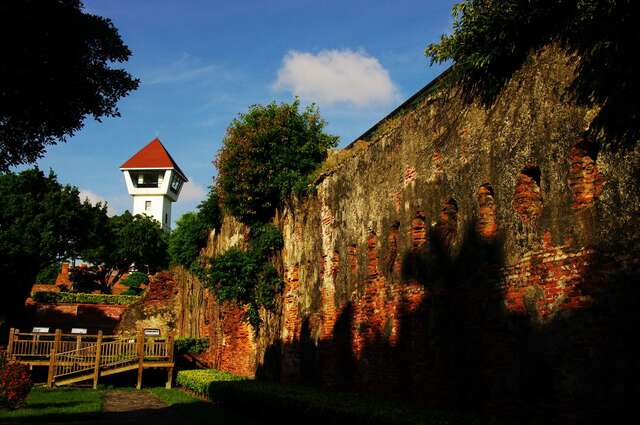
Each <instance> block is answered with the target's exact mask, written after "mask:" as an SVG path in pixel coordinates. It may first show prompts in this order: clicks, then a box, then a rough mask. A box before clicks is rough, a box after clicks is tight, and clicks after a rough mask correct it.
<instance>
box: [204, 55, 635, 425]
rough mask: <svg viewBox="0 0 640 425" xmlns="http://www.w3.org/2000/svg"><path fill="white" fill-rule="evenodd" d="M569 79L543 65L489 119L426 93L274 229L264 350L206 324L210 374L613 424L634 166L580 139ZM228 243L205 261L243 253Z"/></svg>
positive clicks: (630, 355)
mask: <svg viewBox="0 0 640 425" xmlns="http://www.w3.org/2000/svg"><path fill="white" fill-rule="evenodd" d="M574 64H575V61H567V57H566V56H565V55H564V54H563V53H562V52H560V51H559V50H558V49H557V48H556V47H554V46H550V47H547V48H545V49H542V50H541V51H540V52H538V53H537V54H535V55H533V56H532V57H531V58H530V60H529V62H528V63H527V65H526V66H525V67H524V68H523V69H522V70H520V71H519V72H517V73H516V74H515V76H514V78H513V79H512V81H510V82H509V83H508V84H507V85H506V87H505V89H504V90H503V92H502V93H501V94H500V96H499V97H498V98H497V100H496V102H495V103H494V105H492V106H491V107H490V108H484V107H480V106H479V105H476V104H469V103H466V102H465V101H464V100H463V96H461V93H459V92H458V91H457V89H456V88H452V89H451V90H449V91H447V92H433V91H425V92H423V93H422V94H421V95H420V96H419V98H418V100H416V101H415V102H413V103H412V104H411V105H407V106H406V107H405V108H401V109H400V111H399V112H396V113H394V114H393V115H390V116H389V117H387V118H385V119H384V120H383V121H382V122H381V123H380V124H379V125H377V126H376V127H374V128H373V129H372V130H371V131H369V132H367V133H366V134H365V135H364V136H363V137H362V138H363V139H364V141H365V142H367V143H366V147H365V148H364V149H362V150H361V151H359V152H358V153H357V154H355V155H353V156H352V157H351V158H350V159H349V160H348V161H347V162H346V163H344V164H343V165H342V166H341V167H340V168H338V169H335V170H333V171H330V172H328V173H326V174H325V175H324V176H323V178H322V179H321V180H320V181H318V182H317V185H316V189H317V190H316V193H315V194H314V195H310V196H309V197H308V198H307V199H305V200H302V201H300V203H299V204H297V205H294V206H293V207H292V208H291V209H285V210H284V211H281V212H279V214H278V216H277V219H276V224H278V225H279V226H280V228H281V229H282V232H283V235H284V240H285V247H284V249H283V253H282V258H281V261H282V269H283V270H284V282H285V285H284V290H283V293H282V299H281V302H280V304H279V308H278V309H277V310H276V311H274V312H270V313H269V312H263V313H262V315H263V319H264V320H265V323H266V325H265V326H264V327H263V329H262V330H261V333H260V334H259V335H252V333H251V332H249V331H248V330H247V328H246V324H245V323H244V322H242V321H241V320H240V313H241V312H240V311H239V310H238V309H237V307H236V308H235V309H234V307H230V306H226V307H225V306H217V305H215V303H214V302H212V304H211V308H210V311H214V312H215V314H213V313H209V312H206V313H205V314H204V316H203V317H204V318H205V319H203V320H204V321H206V322H207V323H208V325H207V326H208V327H209V329H211V331H209V335H210V337H211V338H212V341H213V348H212V349H211V350H212V351H211V352H212V355H214V353H215V355H214V357H215V362H216V365H218V366H219V367H221V368H223V369H226V370H230V371H240V372H241V373H242V374H246V375H251V374H253V373H256V374H258V375H260V376H269V377H271V378H272V379H279V380H281V381H284V382H306V383H310V384H315V385H323V386H328V387H335V388H339V389H355V390H360V391H375V392H381V393H385V394H389V395H393V396H396V397H403V398H408V399H414V400H416V401H419V402H421V403H423V404H425V405H433V406H437V407H450V408H454V409H456V410H457V411H460V410H465V409H470V410H480V411H483V412H490V413H497V414H505V415H511V416H517V417H519V418H520V419H521V422H526V421H530V420H531V421H535V420H545V421H550V422H556V421H562V422H564V423H571V422H575V423H584V422H585V421H586V422H588V420H596V419H595V418H599V417H608V418H611V415H613V414H615V412H619V411H621V410H623V409H624V408H625V407H626V406H628V405H629V403H628V399H629V398H630V397H632V396H633V395H634V394H635V395H637V386H635V387H634V386H633V385H634V384H633V383H634V382H636V381H635V377H637V371H638V370H640V364H639V361H638V359H640V353H638V352H637V350H635V349H632V348H631V344H630V343H629V342H630V338H633V337H632V335H633V332H634V329H635V327H634V323H638V319H639V318H640V317H638V312H639V311H640V306H639V305H638V303H639V302H638V301H636V300H639V299H640V297H637V295H640V294H637V292H638V289H637V288H636V286H637V285H634V284H633V282H637V281H638V275H639V274H640V273H639V271H638V270H639V268H640V264H639V263H638V258H639V257H640V256H639V255H638V248H637V247H638V246H640V245H638V242H639V241H638V239H639V236H640V234H639V233H638V220H639V216H638V214H637V211H638V210H640V208H639V207H640V194H639V193H638V191H637V184H638V175H640V173H639V172H638V164H640V160H639V158H640V152H638V150H635V151H628V152H612V151H608V150H607V149H604V148H602V149H601V148H599V147H598V146H597V144H595V142H594V141H590V140H585V139H584V131H585V129H587V128H588V126H589V125H590V120H591V118H592V117H593V113H592V111H589V110H587V109H586V108H581V107H577V106H576V105H573V104H571V103H570V102H568V101H567V100H566V97H565V96H563V93H564V92H565V90H566V89H567V87H568V86H569V85H570V83H571V81H572V76H573V66H574ZM225 223H226V224H225V225H223V229H222V231H221V233H220V234H218V235H217V236H216V238H217V239H216V240H212V241H210V246H209V248H208V254H210V255H215V253H216V252H220V249H224V247H223V245H225V243H227V242H228V243H227V245H229V244H231V241H235V242H238V241H241V240H243V238H244V235H245V234H246V231H245V230H243V229H240V228H233V226H231V224H230V221H229V220H228V219H226V220H225ZM225 241H227V242H225ZM212 361H214V360H212ZM265 371H268V373H266V372H265ZM603 383H604V384H603ZM634 388H635V389H634ZM585 418H588V420H585Z"/></svg>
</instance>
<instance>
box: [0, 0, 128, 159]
mask: <svg viewBox="0 0 640 425" xmlns="http://www.w3.org/2000/svg"><path fill="white" fill-rule="evenodd" d="M0 39H2V40H3V57H2V61H1V62H0V140H2V143H0V171H6V170H7V169H8V168H9V167H10V166H12V165H18V164H23V163H29V162H34V161H35V160H36V159H38V158H39V157H41V156H42V155H43V154H44V152H45V149H46V147H47V146H48V145H55V144H56V143H58V142H64V141H65V140H66V139H67V138H68V137H70V136H72V135H73V134H74V133H75V132H77V131H78V130H79V129H80V128H82V126H83V120H84V119H85V118H86V117H87V116H89V115H90V116H93V118H94V119H96V120H98V121H100V118H102V117H113V116H118V115H119V114H118V109H117V107H116V103H117V101H118V100H119V99H120V98H122V97H124V96H126V95H127V94H128V93H129V92H130V91H132V90H135V89H136V88H137V87H138V80H136V79H134V78H133V77H132V76H131V75H130V74H129V73H128V72H126V71H125V70H124V69H121V68H112V67H113V66H114V64H116V63H118V62H125V61H127V60H128V58H129V56H130V55H131V52H130V51H129V48H128V47H127V46H126V45H125V44H124V43H123V42H122V40H121V38H120V35H119V34H118V30H117V29H116V28H115V27H114V26H113V23H112V22H111V20H109V19H107V18H103V17H100V16H95V15H92V14H89V13H84V12H83V10H82V3H81V2H80V1H79V0H57V1H45V2H43V1H39V0H4V1H2V2H0Z"/></svg>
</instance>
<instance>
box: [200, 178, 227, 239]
mask: <svg viewBox="0 0 640 425" xmlns="http://www.w3.org/2000/svg"><path fill="white" fill-rule="evenodd" d="M198 216H199V217H200V220H201V221H202V222H203V223H204V225H205V226H206V227H207V229H209V230H213V229H218V228H219V227H220V225H221V224H222V211H221V210H220V198H219V196H218V192H217V190H216V188H215V186H211V187H209V194H208V195H207V198H206V199H205V200H204V201H202V202H200V204H199V205H198Z"/></svg>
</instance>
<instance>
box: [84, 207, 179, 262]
mask: <svg viewBox="0 0 640 425" xmlns="http://www.w3.org/2000/svg"><path fill="white" fill-rule="evenodd" d="M167 239H168V236H167V233H166V232H165V231H164V230H162V228H161V227H160V223H158V222H157V221H156V220H155V219H153V218H151V217H149V216H146V215H141V214H138V215H135V216H134V215H132V214H131V213H130V212H129V211H125V212H124V213H123V214H121V215H116V216H113V217H109V219H108V223H107V226H106V229H105V231H104V232H103V233H102V234H101V235H100V236H99V237H96V239H95V240H94V244H93V245H92V246H91V247H90V248H88V249H86V250H84V251H82V253H81V257H82V258H83V259H84V260H86V261H88V262H90V263H92V264H95V265H97V266H102V268H103V269H105V270H118V271H120V272H122V273H123V272H125V271H127V270H128V269H129V267H130V266H131V265H132V264H135V266H136V268H138V269H139V270H143V271H144V272H145V273H147V274H153V273H155V272H157V271H159V270H162V269H163V268H165V267H166V266H167V264H168V262H169V258H168V251H167Z"/></svg>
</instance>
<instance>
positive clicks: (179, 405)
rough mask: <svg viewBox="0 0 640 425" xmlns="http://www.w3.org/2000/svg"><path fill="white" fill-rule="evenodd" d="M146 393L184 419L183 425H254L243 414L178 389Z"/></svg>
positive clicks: (253, 422)
mask: <svg viewBox="0 0 640 425" xmlns="http://www.w3.org/2000/svg"><path fill="white" fill-rule="evenodd" d="M148 391H149V392H150V393H152V394H155V395H156V396H157V397H158V398H159V399H160V400H162V401H164V402H165V403H166V404H167V405H168V406H169V407H170V409H171V410H173V411H175V412H176V413H177V414H178V415H179V416H180V417H182V418H184V422H183V423H185V424H193V425H200V424H209V425H210V424H212V423H221V424H222V423H229V424H234V425H255V424H258V423H262V422H258V421H257V420H256V419H255V418H252V417H250V416H248V415H247V414H245V413H243V412H238V411H236V410H234V411H231V410H229V409H227V408H224V407H220V406H218V405H216V404H213V403H211V402H207V401H202V400H199V399H197V398H194V397H192V396H190V395H189V394H187V393H185V392H184V391H181V390H178V389H170V390H167V389H165V388H150V389H148Z"/></svg>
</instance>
